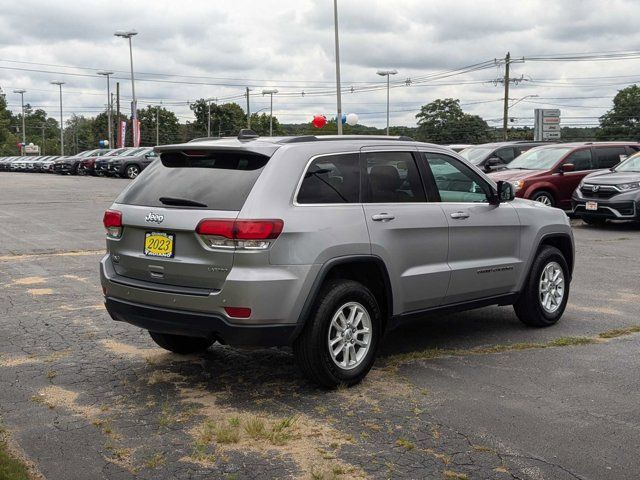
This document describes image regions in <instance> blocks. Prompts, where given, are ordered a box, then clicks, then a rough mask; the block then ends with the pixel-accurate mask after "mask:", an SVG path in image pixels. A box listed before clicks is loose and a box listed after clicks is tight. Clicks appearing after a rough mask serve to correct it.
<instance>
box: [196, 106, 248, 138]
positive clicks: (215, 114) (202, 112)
mask: <svg viewBox="0 0 640 480" xmlns="http://www.w3.org/2000/svg"><path fill="white" fill-rule="evenodd" d="M190 108H191V110H192V111H193V114H194V115H195V117H196V120H195V122H193V123H192V124H191V125H192V129H193V130H192V133H193V134H194V136H196V137H204V136H206V135H207V124H208V121H209V106H208V105H207V102H206V101H205V100H204V99H203V98H201V99H200V100H197V101H196V102H195V103H193V104H191V107H190ZM246 125H247V116H246V114H245V113H244V110H243V109H242V107H241V106H240V105H238V104H237V103H224V104H222V105H216V104H215V103H211V136H212V137H217V136H218V134H220V136H223V137H224V136H235V135H238V133H239V132H240V129H242V128H246ZM192 138H193V137H192Z"/></svg>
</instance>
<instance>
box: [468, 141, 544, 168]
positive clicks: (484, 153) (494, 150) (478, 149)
mask: <svg viewBox="0 0 640 480" xmlns="http://www.w3.org/2000/svg"><path fill="white" fill-rule="evenodd" d="M547 144H548V142H547ZM540 145H545V142H532V141H528V140H523V141H513V142H496V143H483V144H482V145H474V146H471V147H468V148H465V149H464V150H461V151H460V152H459V153H460V155H462V156H463V157H464V158H466V159H467V160H468V161H470V162H471V163H473V164H474V165H476V166H477V167H479V168H481V169H482V170H484V171H485V172H491V171H493V170H499V169H502V168H504V167H505V166H506V165H508V164H509V163H511V161H512V160H513V159H514V158H516V157H518V156H519V155H521V154H522V153H524V152H526V151H527V150H529V149H531V148H533V147H539V146H540Z"/></svg>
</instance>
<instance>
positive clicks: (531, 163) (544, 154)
mask: <svg viewBox="0 0 640 480" xmlns="http://www.w3.org/2000/svg"><path fill="white" fill-rule="evenodd" d="M571 150H573V148H572V147H538V148H532V149H531V150H528V151H526V152H524V153H523V154H522V155H520V156H519V157H517V158H516V159H515V160H514V161H513V162H511V163H510V164H509V165H507V168H508V169H510V170H512V169H522V170H548V169H550V168H551V167H553V166H554V165H555V164H556V163H557V162H558V160H560V159H561V158H562V157H564V156H565V155H566V154H567V153H569V152H570V151H571Z"/></svg>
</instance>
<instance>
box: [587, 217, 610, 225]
mask: <svg viewBox="0 0 640 480" xmlns="http://www.w3.org/2000/svg"><path fill="white" fill-rule="evenodd" d="M582 221H583V222H584V223H586V224H587V225H592V226H594V227H602V226H603V225H604V224H606V223H607V219H606V218H589V217H582Z"/></svg>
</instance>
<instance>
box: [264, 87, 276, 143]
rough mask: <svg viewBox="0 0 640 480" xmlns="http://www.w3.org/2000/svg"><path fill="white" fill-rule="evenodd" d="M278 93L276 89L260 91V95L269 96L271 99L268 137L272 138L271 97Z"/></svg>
mask: <svg viewBox="0 0 640 480" xmlns="http://www.w3.org/2000/svg"><path fill="white" fill-rule="evenodd" d="M275 93H278V90H277V89H276V88H270V89H266V90H262V95H269V96H270V97H271V104H270V107H269V109H270V110H269V136H270V137H272V136H273V95H274V94H275Z"/></svg>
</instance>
